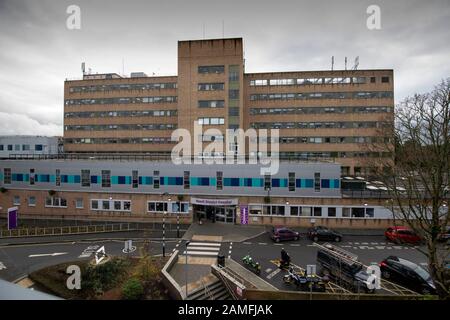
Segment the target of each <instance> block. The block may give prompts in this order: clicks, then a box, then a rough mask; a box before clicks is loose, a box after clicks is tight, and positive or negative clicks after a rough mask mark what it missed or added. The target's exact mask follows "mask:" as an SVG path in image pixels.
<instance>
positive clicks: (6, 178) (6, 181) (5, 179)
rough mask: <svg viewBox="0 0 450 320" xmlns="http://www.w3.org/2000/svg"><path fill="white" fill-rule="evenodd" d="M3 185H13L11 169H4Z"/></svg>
mask: <svg viewBox="0 0 450 320" xmlns="http://www.w3.org/2000/svg"><path fill="white" fill-rule="evenodd" d="M3 183H4V184H11V168H4V169H3Z"/></svg>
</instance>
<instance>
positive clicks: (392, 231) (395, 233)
mask: <svg viewBox="0 0 450 320" xmlns="http://www.w3.org/2000/svg"><path fill="white" fill-rule="evenodd" d="M384 236H385V237H386V239H387V240H389V241H392V242H395V243H412V244H418V243H420V242H422V238H421V237H420V236H419V235H417V234H416V233H415V232H414V231H413V230H411V229H410V228H408V227H402V226H395V227H389V228H387V230H386V231H385V232H384Z"/></svg>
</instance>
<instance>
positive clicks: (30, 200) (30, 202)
mask: <svg viewBox="0 0 450 320" xmlns="http://www.w3.org/2000/svg"><path fill="white" fill-rule="evenodd" d="M28 206H29V207H35V206H36V197H35V196H29V197H28Z"/></svg>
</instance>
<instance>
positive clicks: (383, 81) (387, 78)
mask: <svg viewBox="0 0 450 320" xmlns="http://www.w3.org/2000/svg"><path fill="white" fill-rule="evenodd" d="M381 82H382V83H389V77H381Z"/></svg>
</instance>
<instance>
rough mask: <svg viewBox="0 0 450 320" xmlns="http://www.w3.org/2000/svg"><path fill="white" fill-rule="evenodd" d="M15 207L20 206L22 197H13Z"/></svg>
mask: <svg viewBox="0 0 450 320" xmlns="http://www.w3.org/2000/svg"><path fill="white" fill-rule="evenodd" d="M13 205H15V206H20V196H14V197H13Z"/></svg>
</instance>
